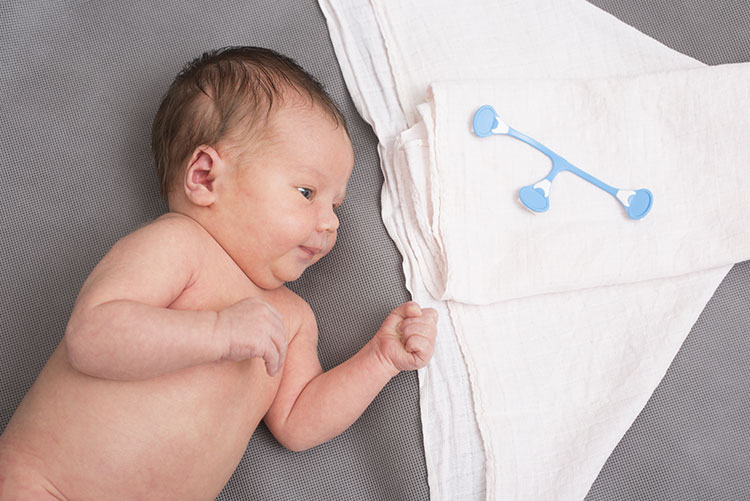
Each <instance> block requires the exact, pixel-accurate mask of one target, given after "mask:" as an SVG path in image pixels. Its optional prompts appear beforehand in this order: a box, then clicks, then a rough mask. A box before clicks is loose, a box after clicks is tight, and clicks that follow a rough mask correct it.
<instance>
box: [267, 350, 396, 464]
mask: <svg viewBox="0 0 750 501" xmlns="http://www.w3.org/2000/svg"><path fill="white" fill-rule="evenodd" d="M398 372H399V371H398V370H396V369H394V368H393V367H392V366H389V365H388V364H386V363H384V362H383V361H381V360H380V359H379V357H378V355H377V350H375V349H374V345H373V342H372V341H371V342H370V343H368V344H367V345H365V347H364V348H362V350H360V351H359V352H358V353H357V354H356V355H354V356H353V357H352V358H350V359H349V360H347V361H346V362H344V363H342V364H341V365H339V366H337V367H334V368H333V369H331V370H329V371H327V372H324V373H323V374H320V375H319V376H317V377H316V378H314V379H313V380H311V381H310V382H309V383H308V384H307V386H305V389H304V390H303V391H302V392H301V393H300V395H299V397H298V398H297V400H296V402H295V403H294V406H293V408H292V410H291V411H290V413H289V416H288V418H287V421H286V424H285V434H284V436H285V440H284V441H283V442H282V443H283V445H284V446H285V447H287V448H288V449H291V450H296V451H301V450H305V449H309V448H310V447H314V446H316V445H319V444H322V443H323V442H326V441H328V440H330V439H331V438H333V437H335V436H336V435H338V434H340V433H342V432H343V431H345V430H346V429H347V428H349V426H351V425H352V424H353V423H354V422H355V421H356V420H357V418H359V416H360V415H361V414H362V412H364V410H365V409H366V408H367V406H369V405H370V403H371V402H372V401H373V399H374V398H375V397H376V396H377V395H378V393H380V390H382V389H383V387H384V386H385V385H386V384H387V383H388V381H390V380H391V378H393V376H395V375H397V374H398Z"/></svg>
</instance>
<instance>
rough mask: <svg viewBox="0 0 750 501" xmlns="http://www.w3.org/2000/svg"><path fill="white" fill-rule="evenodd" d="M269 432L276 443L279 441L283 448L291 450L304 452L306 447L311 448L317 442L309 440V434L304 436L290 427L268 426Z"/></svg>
mask: <svg viewBox="0 0 750 501" xmlns="http://www.w3.org/2000/svg"><path fill="white" fill-rule="evenodd" d="M266 424H268V423H266ZM269 429H270V430H271V433H272V434H273V436H274V438H275V439H276V441H277V442H278V443H280V444H281V445H282V446H283V447H284V448H285V449H288V450H290V451H292V452H305V451H306V450H308V449H312V448H313V447H315V446H316V445H319V444H317V443H314V442H313V441H311V440H310V437H309V436H305V435H304V434H302V433H297V432H296V430H294V429H293V428H291V427H287V428H279V427H274V426H269Z"/></svg>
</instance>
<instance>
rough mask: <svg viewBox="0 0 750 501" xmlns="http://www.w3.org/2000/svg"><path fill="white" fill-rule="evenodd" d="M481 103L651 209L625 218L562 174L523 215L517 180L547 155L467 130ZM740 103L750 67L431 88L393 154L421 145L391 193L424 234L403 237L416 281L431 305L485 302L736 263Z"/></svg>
mask: <svg viewBox="0 0 750 501" xmlns="http://www.w3.org/2000/svg"><path fill="white" fill-rule="evenodd" d="M483 104H491V105H492V106H493V107H494V108H495V110H496V111H497V113H498V114H499V115H500V117H501V119H502V120H504V121H505V122H506V123H507V124H508V125H510V126H511V127H513V128H515V129H517V130H520V131H521V132H524V133H526V134H528V135H530V136H532V137H533V138H535V139H536V140H538V141H540V142H542V143H543V144H545V145H546V146H547V147H549V148H551V149H552V150H554V151H555V152H557V153H558V154H560V155H562V156H563V157H565V158H566V159H567V160H569V161H570V162H572V163H573V164H575V165H576V166H578V167H580V168H582V169H584V170H586V171H587V172H588V173H590V174H592V175H594V176H596V177H598V178H599V179H601V180H603V181H605V182H607V183H608V184H610V185H614V186H616V187H619V188H623V189H637V188H648V189H649V190H650V191H651V192H652V193H653V195H654V206H653V208H652V210H651V212H650V213H649V214H648V215H647V216H646V217H645V218H644V219H642V220H639V221H634V220H632V219H629V218H628V217H627V215H626V213H625V210H624V207H623V206H622V205H621V204H620V202H618V200H616V199H615V198H614V197H612V196H611V195H609V194H607V193H605V192H604V191H602V190H600V189H598V188H596V187H595V186H593V185H591V184H589V183H588V182H586V181H585V180H583V179H581V178H580V177H577V176H575V175H573V174H571V173H568V172H563V173H561V174H559V175H558V176H557V177H556V178H555V179H554V180H553V182H552V184H551V186H550V189H549V191H550V193H549V199H550V208H549V209H548V210H547V211H546V212H544V213H540V214H535V213H533V212H531V211H529V210H528V209H526V208H525V207H523V205H522V204H521V203H520V201H519V197H518V193H519V189H520V188H521V187H522V186H526V185H531V184H534V183H536V182H537V181H539V180H541V179H543V178H544V177H545V176H546V175H547V174H548V173H549V171H550V170H551V167H552V163H551V161H550V160H549V158H548V157H547V156H545V155H544V154H542V153H540V152H539V151H537V150H535V149H533V148H531V147H530V146H528V145H526V144H525V143H523V142H521V141H518V140H517V139H515V138H512V137H510V136H507V135H497V136H490V137H486V138H480V137H477V136H476V135H475V134H474V133H473V131H472V129H471V118H472V117H473V114H474V112H475V111H476V110H477V109H478V108H479V107H480V106H481V105H483ZM748 109H750V64H735V65H725V66H720V67H713V68H709V67H703V68H694V69H689V70H673V71H669V72H659V73H649V74H644V75H638V76H632V77H618V78H597V79H567V80H551V79H545V80H498V81H486V82H485V81H478V82H476V81H452V82H437V83H433V84H432V85H431V86H430V88H429V92H428V101H427V103H426V104H424V105H420V106H418V107H417V115H418V116H419V117H420V118H421V121H420V122H418V123H417V124H416V125H415V126H413V127H412V128H410V129H409V130H407V131H406V132H404V133H403V134H402V135H401V136H400V137H399V138H398V140H397V141H396V148H397V149H398V150H399V151H403V152H414V151H415V150H416V151H420V157H419V158H411V159H410V158H409V157H408V156H406V157H402V158H400V160H403V161H404V164H401V168H397V169H396V171H397V173H398V175H399V176H401V177H404V178H406V177H408V180H405V181H403V184H404V185H407V186H410V187H411V192H410V193H404V196H406V197H409V198H410V199H411V200H412V204H413V207H414V208H415V214H414V216H413V217H414V221H416V222H417V223H418V225H419V233H420V234H422V235H424V236H425V237H424V238H422V239H420V240H416V239H415V240H414V241H413V242H412V243H411V245H412V246H417V247H418V248H419V249H421V250H422V252H423V253H425V254H427V255H428V256H427V259H423V260H420V262H422V263H430V264H429V266H430V267H431V269H423V273H422V275H423V277H425V278H426V279H428V280H429V283H428V284H427V285H428V290H430V292H431V293H432V294H433V295H434V296H435V297H437V298H439V299H444V300H448V299H450V300H455V301H459V302H463V303H469V304H489V303H496V302H499V301H504V300H508V299H515V298H521V297H526V296H533V295H537V294H547V293H555V292H564V291H571V290H577V289H587V288H591V287H599V286H610V285H616V284H621V283H633V282H640V281H646V280H653V279H656V278H663V277H670V276H678V275H684V274H687V273H692V272H695V271H698V270H704V269H709V268H716V267H719V266H725V265H729V264H732V263H735V262H738V261H742V260H744V259H746V258H747V257H748V256H750V227H749V226H748V225H747V224H746V221H747V220H748V219H750V205H748V204H746V203H745V200H744V199H745V196H746V195H745V194H746V193H750V176H747V175H745V170H746V168H747V166H748V165H750V141H747V140H746V135H747V132H746V131H747V130H750V113H748V112H747V110H748ZM425 148H426V149H427V152H426V154H425V152H423V151H422V150H424V149H425ZM409 160H411V161H409ZM407 173H408V174H407ZM420 215H422V217H420ZM424 218H426V219H427V220H424ZM426 239H430V241H426ZM430 256H431V257H432V258H431V259H430ZM423 268H427V267H426V266H423Z"/></svg>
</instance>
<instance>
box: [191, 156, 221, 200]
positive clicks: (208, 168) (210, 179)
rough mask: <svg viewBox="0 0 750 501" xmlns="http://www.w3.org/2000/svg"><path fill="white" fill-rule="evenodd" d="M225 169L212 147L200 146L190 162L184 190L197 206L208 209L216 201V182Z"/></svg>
mask: <svg viewBox="0 0 750 501" xmlns="http://www.w3.org/2000/svg"><path fill="white" fill-rule="evenodd" d="M222 167H223V161H222V159H221V157H220V156H219V153H218V152H217V151H216V150H215V149H214V148H212V147H211V146H206V145H200V146H198V147H197V148H196V149H195V151H194V152H193V154H192V156H191V157H190V160H189V161H188V166H187V170H186V172H185V178H184V180H183V188H184V189H185V195H186V196H187V198H188V200H190V201H191V202H192V203H194V204H195V205H199V206H201V207H208V206H210V205H213V203H214V202H215V201H216V193H215V191H214V181H215V180H216V176H217V174H218V172H219V171H221V169H222Z"/></svg>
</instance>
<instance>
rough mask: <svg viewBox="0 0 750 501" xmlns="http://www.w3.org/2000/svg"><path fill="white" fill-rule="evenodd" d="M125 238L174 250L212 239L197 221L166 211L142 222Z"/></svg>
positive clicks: (191, 247) (192, 246)
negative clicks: (144, 222)
mask: <svg viewBox="0 0 750 501" xmlns="http://www.w3.org/2000/svg"><path fill="white" fill-rule="evenodd" d="M126 239H133V240H143V241H148V243H149V244H151V245H159V246H164V247H165V248H168V249H170V250H172V251H175V252H176V251H180V250H188V249H195V248H196V245H200V244H201V243H202V242H210V241H211V240H212V239H211V236H210V235H209V233H208V232H207V231H206V230H205V229H203V227H202V226H201V225H200V224H198V222H197V221H195V220H193V219H191V218H189V217H187V216H184V215H182V214H178V213H176V212H168V213H167V214H164V215H163V216H160V217H159V218H157V219H155V220H154V221H151V222H149V223H146V224H144V225H143V226H141V227H140V228H138V229H137V230H136V231H134V232H133V233H131V234H130V235H128V236H127V237H126Z"/></svg>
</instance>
